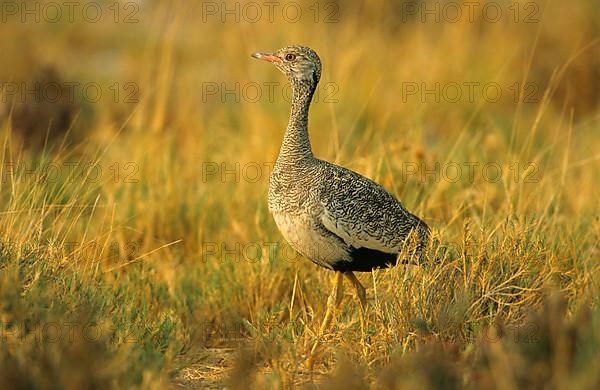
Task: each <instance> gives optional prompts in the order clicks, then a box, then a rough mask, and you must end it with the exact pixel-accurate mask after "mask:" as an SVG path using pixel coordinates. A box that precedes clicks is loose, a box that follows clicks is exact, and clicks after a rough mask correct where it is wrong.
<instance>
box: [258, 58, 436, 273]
mask: <svg viewBox="0 0 600 390" xmlns="http://www.w3.org/2000/svg"><path fill="white" fill-rule="evenodd" d="M290 52H292V53H294V55H295V56H297V58H298V60H297V61H296V63H295V64H292V65H295V66H287V64H285V63H282V64H275V66H276V67H278V68H279V69H280V70H281V71H282V72H283V73H284V74H286V76H287V77H288V79H289V80H290V82H291V84H292V108H291V113H290V119H289V122H288V126H287V129H286V132H285V135H284V138H283V142H282V145H281V149H280V152H279V156H278V158H277V162H276V164H275V167H274V170H273V173H272V174H271V178H270V183H269V198H268V203H269V210H270V212H271V213H272V215H273V217H274V219H275V222H276V223H277V226H278V227H279V229H280V231H281V233H282V234H283V236H284V237H285V238H286V239H287V240H288V242H289V243H290V245H291V246H292V247H293V248H294V249H296V250H297V251H299V252H300V253H301V254H303V255H304V256H306V257H307V258H309V259H310V260H312V261H313V262H315V263H317V264H319V265H321V266H323V267H326V268H330V269H335V270H342V271H344V270H348V271H369V270H371V269H372V268H375V267H385V266H388V265H390V263H391V264H395V258H394V256H390V255H395V254H397V253H399V252H400V251H401V250H402V248H403V246H404V245H405V244H406V242H407V239H408V238H409V236H414V237H415V239H416V242H417V246H416V249H417V254H419V255H420V253H421V251H422V249H423V247H424V245H425V244H426V242H427V240H428V237H429V228H428V227H427V225H426V224H425V222H423V221H422V220H420V219H419V218H418V217H416V216H415V215H413V214H411V213H410V212H409V211H408V210H406V208H405V207H404V206H403V205H402V204H401V203H400V201H398V200H397V199H396V198H395V197H394V196H392V195H391V194H390V193H389V192H387V191H386V190H385V189H384V188H383V187H382V186H381V185H379V184H377V183H375V182H374V181H372V180H370V179H368V178H366V177H364V176H361V175H359V174H358V173H356V172H353V171H351V170H349V169H346V168H343V167H340V166H337V165H335V164H331V163H329V162H327V161H323V160H319V159H317V158H315V157H314V156H313V153H312V149H311V145H310V141H309V137H308V108H309V106H310V102H311V99H312V95H313V93H314V90H315V88H316V85H317V83H318V81H319V78H320V74H321V62H320V60H319V58H318V56H317V54H316V53H315V52H314V51H312V50H311V49H309V48H306V47H302V46H288V47H286V48H284V49H281V50H279V51H278V52H277V53H276V54H279V55H280V56H282V57H283V56H284V55H285V54H286V53H290ZM411 232H415V233H414V234H413V235H411ZM390 259H394V260H390Z"/></svg>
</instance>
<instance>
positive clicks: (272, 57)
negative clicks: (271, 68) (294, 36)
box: [251, 52, 281, 62]
mask: <svg viewBox="0 0 600 390" xmlns="http://www.w3.org/2000/svg"><path fill="white" fill-rule="evenodd" d="M251 56H252V57H254V58H258V59H259V60H264V61H269V62H281V58H279V57H277V56H276V55H275V54H273V53H261V52H258V53H253V54H252V55H251Z"/></svg>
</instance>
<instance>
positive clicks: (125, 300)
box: [0, 1, 600, 389]
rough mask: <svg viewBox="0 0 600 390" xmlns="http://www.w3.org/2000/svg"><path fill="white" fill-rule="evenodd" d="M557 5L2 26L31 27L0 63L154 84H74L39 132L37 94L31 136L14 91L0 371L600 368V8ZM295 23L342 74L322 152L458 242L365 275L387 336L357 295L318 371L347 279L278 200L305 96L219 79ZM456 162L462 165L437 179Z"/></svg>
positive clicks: (574, 376)
mask: <svg viewBox="0 0 600 390" xmlns="http://www.w3.org/2000/svg"><path fill="white" fill-rule="evenodd" d="M385 4H387V3H385ZM538 4H540V14H539V23H533V24H524V23H517V24H514V23H507V22H502V23H485V22H483V21H479V22H477V23H466V22H461V23H440V24H431V23H419V22H418V21H408V22H406V23H402V22H400V20H401V19H400V18H401V14H398V12H399V11H398V10H396V11H393V10H391V9H390V8H386V7H390V6H389V4H387V5H384V6H381V5H377V4H373V5H364V7H363V8H362V9H360V10H359V9H355V8H353V7H352V6H350V5H344V4H342V3H340V7H341V8H340V10H341V13H340V18H339V22H338V23H332V24H324V23H317V24H315V23H313V22H311V21H310V20H305V19H303V21H302V22H299V23H295V24H290V23H284V22H282V21H276V22H275V23H272V24H270V23H267V22H265V21H261V22H260V23H256V24H251V23H245V22H241V23H231V22H226V23H221V22H220V20H218V19H209V20H208V21H207V22H206V23H200V22H199V20H201V15H200V14H199V12H200V9H199V8H198V7H193V6H191V5H189V4H187V3H186V2H176V3H175V4H174V5H172V6H170V7H166V6H161V5H158V4H157V3H154V2H148V3H147V4H146V3H145V5H143V6H142V8H141V9H140V11H139V12H140V13H139V15H138V16H139V19H140V22H139V23H135V24H130V25H126V24H115V23H111V22H107V21H104V22H102V23H97V24H89V23H88V24H86V23H82V22H81V21H80V22H78V23H74V24H69V23H59V24H57V25H53V26H49V25H48V24H47V23H39V24H31V23H29V24H28V23H25V24H23V23H19V22H18V21H15V20H12V21H10V22H8V23H0V35H3V36H4V35H5V34H21V33H24V34H25V36H26V37H27V38H26V39H24V40H23V42H19V43H17V42H16V41H14V40H2V42H1V43H0V49H1V50H2V52H3V53H8V54H6V55H5V57H6V62H7V63H6V65H5V66H3V68H2V70H0V80H15V81H19V82H31V80H34V79H35V78H36V77H38V76H37V75H38V73H39V69H40V68H41V67H42V66H44V65H47V64H49V63H51V64H52V65H53V66H54V67H55V68H56V69H57V72H58V74H60V75H61V77H62V78H63V79H64V80H65V81H67V82H71V81H85V80H92V81H95V82H97V83H99V84H100V85H101V86H102V88H103V90H104V91H105V92H108V91H110V90H108V87H110V86H111V85H112V84H113V83H114V82H119V83H121V84H120V85H124V84H123V83H126V82H135V83H136V85H137V86H138V89H139V91H138V95H136V96H137V98H138V99H139V101H138V102H137V103H127V102H124V101H123V99H119V101H117V102H115V101H114V99H112V98H111V97H110V95H105V99H102V100H101V101H99V102H97V103H90V102H89V101H85V99H83V100H82V99H81V97H78V98H76V99H75V100H74V101H73V102H72V106H73V107H72V109H73V113H74V115H73V118H72V121H73V124H72V127H71V129H70V130H69V132H67V133H65V132H57V133H56V134H54V133H53V134H49V137H48V138H49V139H48V142H47V143H46V146H45V147H44V146H43V145H44V142H43V141H40V140H43V139H44V137H45V133H46V129H48V126H49V124H48V122H47V121H46V122H44V120H46V119H45V118H48V117H47V115H50V117H52V115H55V114H56V112H55V110H57V108H56V106H53V105H49V106H47V105H36V104H31V103H25V105H27V104H31V106H30V107H31V108H32V109H33V110H34V111H33V114H32V115H33V116H34V117H35V118H37V119H39V122H40V123H38V124H37V127H35V129H34V130H35V132H34V133H33V134H31V133H26V132H24V131H23V130H22V129H20V128H19V126H18V123H16V122H15V121H13V120H12V119H11V117H10V115H9V114H8V113H9V112H10V109H8V110H6V109H3V110H0V112H2V113H4V116H3V117H2V127H1V130H0V140H2V143H3V144H2V149H1V150H2V161H3V165H2V167H1V169H0V177H1V178H2V180H1V181H0V294H1V295H2V297H1V299H0V384H1V385H3V387H17V388H82V387H97V388H106V387H116V388H130V387H139V388H148V387H151V388H164V387H167V386H169V385H171V384H172V383H174V382H176V383H185V384H187V385H190V386H196V387H199V388H202V387H217V388H222V387H223V386H226V385H228V386H230V387H231V388H244V387H247V386H249V385H250V384H254V385H255V386H257V387H292V386H294V385H299V384H307V383H316V384H318V385H321V386H323V387H326V388H327V387H336V388H337V387H340V386H346V387H352V388H362V387H368V386H371V387H374V388H390V387H396V388H423V387H426V388H427V387H428V388H439V387H443V388H456V387H472V388H506V389H510V388H523V387H573V388H595V387H596V386H597V385H598V383H599V382H600V378H599V377H598V372H600V370H599V368H600V367H599V365H598V361H600V360H599V359H598V357H599V356H600V355H599V354H600V352H599V351H600V350H599V347H600V344H599V343H598V332H599V331H600V307H599V301H598V296H599V294H598V293H599V287H600V286H599V284H598V280H600V263H599V262H598V259H599V257H600V250H599V248H598V242H600V219H599V218H600V216H599V214H598V205H599V204H600V192H599V190H598V182H599V180H600V176H599V175H598V172H600V163H599V159H600V156H599V155H598V147H599V146H600V131H598V130H599V123H598V118H599V114H600V110H599V108H600V107H599V106H598V98H599V96H598V91H599V90H600V89H599V88H598V77H597V69H600V67H599V66H598V64H599V63H598V58H597V54H596V53H597V52H598V45H599V42H600V41H599V40H598V37H599V31H598V26H600V21H599V20H598V17H597V15H600V12H597V11H599V10H598V9H597V8H598V6H597V5H596V4H595V3H594V2H592V1H588V2H580V3H577V4H576V5H574V4H569V5H567V4H562V3H557V2H547V3H545V2H540V3H538ZM367 16H368V17H367ZM373 20H374V21H378V22H373ZM50 30H52V31H50ZM48 34H53V35H52V36H53V37H54V38H55V39H54V44H53V45H46V44H43V42H44V39H42V38H43V37H45V36H47V35H48ZM12 36H16V35H12ZM208 36H213V37H217V38H218V39H217V38H214V39H209V38H208ZM240 37H243V39H241V38H240ZM297 42H299V43H305V44H308V45H310V46H312V47H314V48H315V49H316V50H317V51H318V52H319V54H320V55H321V59H322V62H323V64H324V67H325V68H324V73H323V79H322V83H324V84H323V85H325V83H328V82H330V83H335V85H336V86H337V87H338V88H339V89H338V91H337V93H336V95H335V97H336V99H338V102H329V103H328V102H323V101H321V100H320V101H319V102H318V103H315V104H314V106H313V108H312V109H311V140H312V143H313V147H314V149H315V153H316V154H317V155H318V156H319V157H322V158H325V159H328V160H331V161H336V162H337V163H339V164H342V165H344V166H347V167H349V168H351V169H354V170H356V171H358V172H361V173H363V174H366V175H368V176H369V177H372V178H374V179H375V180H377V181H379V182H381V183H382V184H384V185H385V186H386V187H387V188H388V189H390V190H391V191H392V192H394V193H395V194H396V195H398V196H399V198H400V199H402V201H403V203H404V204H405V205H406V206H407V207H408V208H409V209H410V210H413V211H414V212H415V213H417V214H418V215H420V216H423V217H424V218H425V220H426V221H427V222H428V224H429V225H430V226H432V228H433V231H434V235H435V237H436V239H437V240H438V241H439V242H440V243H441V245H440V247H432V248H430V252H429V256H428V257H429V259H430V261H428V262H426V263H424V264H423V265H422V266H419V267H416V266H412V267H403V266H400V267H395V268H393V269H389V270H380V271H376V272H374V273H373V274H372V275H370V274H364V275H360V279H361V281H362V282H363V283H364V284H365V285H366V287H367V294H368V298H369V308H368V312H367V319H368V329H367V330H368V335H369V340H368V347H367V355H366V356H365V355H363V353H362V350H361V346H360V327H359V323H358V308H357V306H356V304H355V301H354V297H353V296H351V295H350V294H347V295H346V296H345V297H344V301H343V304H342V306H341V308H340V310H339V312H338V313H337V318H336V321H334V325H333V327H332V329H331V330H330V332H329V333H328V334H327V335H326V336H325V338H324V341H323V345H322V347H321V349H320V350H319V354H318V357H317V359H316V366H315V371H314V372H308V371H307V369H306V367H305V360H306V355H307V353H308V352H309V350H310V347H311V346H312V343H313V342H314V339H315V333H316V331H317V329H318V326H319V324H320V321H321V319H322V318H323V315H324V312H325V309H326V305H325V303H326V297H327V294H328V293H329V290H330V280H329V276H330V273H329V272H328V271H326V270H323V269H320V268H318V267H316V266H315V265H313V264H312V263H310V262H308V261H307V260H305V259H303V258H301V257H299V256H296V255H294V253H293V251H292V250H291V249H290V247H289V246H288V245H287V244H286V243H285V242H284V240H283V238H282V237H281V235H280V234H279V232H278V231H277V228H276V226H275V224H274V221H273V220H272V218H271V217H270V215H269V214H268V210H267V208H266V191H267V187H268V174H269V166H270V165H269V164H271V163H272V162H273V161H274V160H275V158H276V154H277V151H278V148H279V143H280V141H281V137H282V133H283V128H284V126H285V123H286V120H287V114H288V103H287V102H286V101H285V100H284V99H283V98H282V95H281V94H280V92H281V90H280V89H276V91H277V92H276V94H275V95H274V100H273V101H272V102H271V101H269V100H268V99H266V98H262V99H259V101H258V102H256V103H251V102H249V101H247V100H244V99H241V100H240V102H239V103H236V102H235V101H234V100H227V101H226V102H223V101H222V100H221V99H220V98H219V96H216V97H208V99H207V96H206V95H203V92H202V85H203V84H202V83H203V82H216V83H219V84H220V83H225V85H226V86H227V87H228V88H233V86H234V85H235V83H240V85H245V84H247V83H249V82H256V83H259V84H261V83H264V82H271V81H276V82H278V83H280V84H279V86H280V87H281V88H283V85H284V82H283V76H281V75H280V74H279V73H277V72H276V70H274V69H272V68H270V67H269V66H268V65H267V64H263V63H259V62H256V61H253V60H252V59H251V58H249V54H250V53H251V52H253V51H257V50H270V49H276V48H278V47H281V46H284V45H286V44H288V43H297ZM76 49H77V50H79V51H80V52H82V53H86V55H84V56H82V55H78V56H76V57H77V58H75V59H74V54H73V53H74V52H75V50H76ZM102 53H104V54H102ZM26 54H27V55H28V56H30V57H31V58H29V59H28V58H26ZM100 64H102V66H100ZM472 81H478V82H482V83H489V82H492V81H494V82H498V83H499V84H500V85H501V86H502V87H503V90H504V91H505V94H504V95H503V98H502V99H500V100H499V101H498V102H490V101H486V100H485V99H483V98H482V97H481V96H476V97H475V99H474V101H472V102H471V101H464V100H461V101H459V102H456V103H451V102H448V101H441V102H440V103H436V102H434V101H431V100H427V99H421V98H413V97H408V98H407V99H406V102H403V100H402V95H401V89H402V86H403V83H407V82H415V83H422V82H425V83H435V82H440V83H448V82H457V83H463V82H472ZM528 81H532V82H535V83H536V88H537V91H536V94H535V98H536V99H534V101H533V102H529V103H523V102H519V101H515V100H514V99H513V95H512V91H510V92H509V90H508V88H509V87H510V86H511V85H513V84H514V83H516V82H519V83H523V82H528ZM278 88H279V87H278ZM122 92H123V91H122ZM4 93H6V91H4ZM2 96H3V98H5V97H6V95H2ZM13 98H14V96H9V97H6V99H3V102H4V103H6V106H7V107H9V108H10V107H11V106H12V107H13V109H14V110H15V111H18V109H19V105H20V104H21V103H20V102H19V101H18V99H17V100H13ZM4 108H6V107H4ZM45 110H49V112H50V114H47V113H45ZM42 111H44V112H42ZM63 130H64V129H63ZM27 137H36V139H37V141H40V142H30V141H31V140H28V139H27ZM24 145H25V146H24ZM436 163H438V164H440V166H441V167H443V168H445V167H447V166H448V165H449V164H452V163H456V164H458V165H459V166H461V167H462V168H463V169H465V170H464V171H463V174H462V175H461V176H460V177H458V178H457V179H456V180H450V179H448V176H444V171H437V176H436V175H433V174H431V173H429V174H428V170H429V171H431V169H432V168H433V167H435V164H436ZM471 163H472V164H475V163H477V164H479V165H478V166H476V168H474V174H473V177H469V175H468V174H467V171H466V169H467V167H468V166H467V165H465V164H471ZM207 164H208V165H207ZM222 164H225V167H226V168H227V169H232V168H233V167H235V166H236V164H239V167H240V168H239V171H238V172H237V175H238V176H239V177H236V176H235V175H234V174H231V173H229V174H226V175H225V176H224V179H223V178H222V176H221V173H222ZM486 164H487V165H486ZM490 164H493V165H494V167H499V168H501V169H502V172H503V174H502V176H501V177H500V178H499V179H498V180H490V179H489V177H488V178H486V177H485V176H484V175H485V172H484V171H483V167H487V166H490ZM207 166H210V167H213V168H214V167H217V171H216V173H215V174H214V175H213V174H208V173H209V172H208V171H207ZM255 166H259V167H261V172H260V173H261V175H260V176H258V177H256V180H254V175H253V172H250V171H246V172H244V169H246V168H248V167H255ZM245 173H247V175H245ZM251 174H252V176H250V175H251ZM348 290H349V289H348Z"/></svg>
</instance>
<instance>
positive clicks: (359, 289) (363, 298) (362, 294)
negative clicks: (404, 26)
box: [344, 271, 368, 356]
mask: <svg viewBox="0 0 600 390" xmlns="http://www.w3.org/2000/svg"><path fill="white" fill-rule="evenodd" d="M344 276H345V277H346V278H347V279H348V280H349V281H350V283H351V284H352V286H353V287H354V290H355V291H356V297H357V298H358V307H359V316H360V334H361V343H362V346H363V354H364V355H365V356H367V352H368V351H367V346H366V342H365V335H366V329H367V323H366V316H365V311H366V309H367V293H366V291H365V288H364V287H363V285H362V284H361V283H360V281H359V280H358V278H357V277H356V275H354V274H353V273H352V272H351V271H350V272H346V273H344Z"/></svg>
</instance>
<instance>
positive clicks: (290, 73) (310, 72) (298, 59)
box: [252, 45, 321, 87]
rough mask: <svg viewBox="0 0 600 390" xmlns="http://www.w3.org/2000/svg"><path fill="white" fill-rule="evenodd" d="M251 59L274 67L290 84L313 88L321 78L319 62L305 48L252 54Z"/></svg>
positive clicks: (311, 50) (317, 57) (292, 47)
mask: <svg viewBox="0 0 600 390" xmlns="http://www.w3.org/2000/svg"><path fill="white" fill-rule="evenodd" d="M252 57H254V58H258V59H260V60H264V61H268V62H270V63H272V64H273V65H275V67H276V68H277V69H279V70H280V71H281V72H282V73H283V74H284V75H285V76H286V77H287V78H288V79H289V80H290V82H291V83H292V85H294V84H296V83H297V82H300V83H308V84H310V85H312V86H313V87H315V86H316V85H317V83H318V82H319V79H320V78H321V60H320V59H319V56H318V55H317V53H315V51H314V50H313V49H311V48H308V47H305V46H296V45H292V46H286V47H284V48H283V49H279V50H277V51H276V52H273V53H262V52H259V53H254V54H252Z"/></svg>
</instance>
